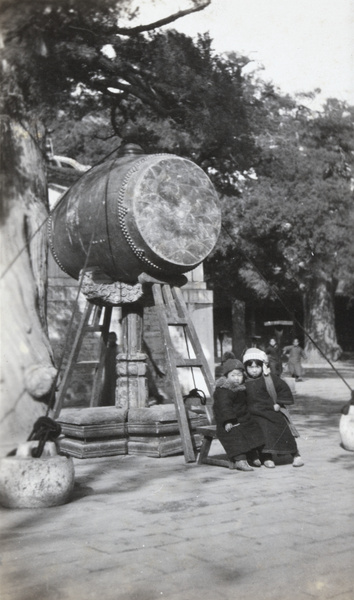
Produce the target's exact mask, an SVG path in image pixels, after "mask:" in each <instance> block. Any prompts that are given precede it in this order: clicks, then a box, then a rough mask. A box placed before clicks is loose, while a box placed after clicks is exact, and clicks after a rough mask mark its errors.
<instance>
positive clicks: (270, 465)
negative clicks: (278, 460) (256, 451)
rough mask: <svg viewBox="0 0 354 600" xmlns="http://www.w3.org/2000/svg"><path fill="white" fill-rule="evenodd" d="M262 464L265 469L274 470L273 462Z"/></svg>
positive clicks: (266, 461) (268, 461)
mask: <svg viewBox="0 0 354 600" xmlns="http://www.w3.org/2000/svg"><path fill="white" fill-rule="evenodd" d="M263 464H264V466H265V467H267V469H274V467H275V462H274V460H265V461H264V463H263Z"/></svg>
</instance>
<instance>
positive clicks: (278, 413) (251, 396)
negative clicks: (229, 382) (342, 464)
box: [243, 348, 304, 468]
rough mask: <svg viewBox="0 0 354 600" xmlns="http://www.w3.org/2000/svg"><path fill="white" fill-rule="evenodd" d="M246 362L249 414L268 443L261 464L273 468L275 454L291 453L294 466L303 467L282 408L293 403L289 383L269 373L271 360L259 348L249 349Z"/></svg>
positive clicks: (244, 358) (245, 355)
mask: <svg viewBox="0 0 354 600" xmlns="http://www.w3.org/2000/svg"><path fill="white" fill-rule="evenodd" d="M243 362H244V365H245V367H246V374H247V379H246V382H245V383H246V390H247V402H248V407H249V411H250V413H251V415H252V416H253V418H254V419H255V420H256V421H257V423H258V424H259V426H260V427H261V428H262V431H263V435H264V440H265V444H264V447H263V448H262V453H261V460H262V464H263V465H264V466H265V467H268V468H274V467H275V463H274V461H273V459H272V455H273V454H291V455H292V457H293V466H294V467H302V466H303V464H304V462H303V460H302V458H301V456H300V454H299V451H298V448H297V444H296V440H295V437H294V435H293V432H292V429H291V426H290V422H289V416H288V417H286V416H285V415H284V414H283V412H282V409H284V408H285V407H287V406H289V405H292V404H294V398H293V395H292V393H291V390H290V388H289V386H288V384H287V383H286V382H285V381H284V380H283V379H281V378H280V377H277V375H271V374H270V373H269V367H268V357H267V355H266V353H265V352H263V351H262V350H258V348H249V350H247V351H246V352H245V354H244V356H243ZM269 379H270V381H269ZM272 396H273V397H272Z"/></svg>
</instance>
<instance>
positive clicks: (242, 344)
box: [232, 299, 247, 360]
mask: <svg viewBox="0 0 354 600" xmlns="http://www.w3.org/2000/svg"><path fill="white" fill-rule="evenodd" d="M246 348H247V345H246V316H245V303H244V302H243V301H242V300H237V299H234V300H233V301H232V350H233V352H234V354H235V356H236V358H239V359H240V360H241V359H242V356H243V353H244V351H245V350H246Z"/></svg>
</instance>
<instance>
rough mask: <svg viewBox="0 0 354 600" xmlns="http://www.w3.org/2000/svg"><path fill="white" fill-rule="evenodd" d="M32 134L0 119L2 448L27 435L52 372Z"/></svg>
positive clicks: (41, 203)
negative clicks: (0, 189)
mask: <svg viewBox="0 0 354 600" xmlns="http://www.w3.org/2000/svg"><path fill="white" fill-rule="evenodd" d="M35 136H37V140H40V137H41V136H40V135H38V131H37V132H32V131H30V129H29V128H28V129H25V128H24V126H22V125H20V124H19V123H18V122H15V121H13V120H11V119H10V118H9V117H6V116H2V117H1V119H0V145H1V149H2V151H1V164H0V176H1V183H2V186H1V188H2V204H1V206H2V208H1V220H0V227H1V238H2V249H1V261H2V267H1V273H2V277H1V320H2V324H1V367H2V373H1V379H0V386H1V387H0V393H1V404H0V428H1V439H2V443H4V444H5V445H16V444H17V443H18V442H22V441H25V440H26V439H27V437H28V435H29V434H30V433H31V430H32V426H33V424H34V422H35V420H36V419H37V418H38V417H39V416H41V415H43V414H44V413H45V410H46V405H45V404H44V403H43V402H45V401H48V398H49V396H50V392H51V389H52V386H53V381H54V378H55V374H56V370H55V369H54V367H53V361H52V352H51V348H50V345H49V341H48V338H47V332H46V314H45V294H46V276H47V273H46V269H47V250H46V248H47V243H46V217H47V208H46V206H47V189H46V178H45V167H44V162H43V158H42V154H41V152H40V149H39V145H38V141H37V140H36V137H35ZM42 140H43V136H42ZM32 236H33V238H32Z"/></svg>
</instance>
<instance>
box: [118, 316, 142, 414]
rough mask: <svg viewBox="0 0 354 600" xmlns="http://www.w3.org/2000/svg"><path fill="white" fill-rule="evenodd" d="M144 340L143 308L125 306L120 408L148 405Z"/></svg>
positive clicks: (119, 387)
mask: <svg viewBox="0 0 354 600" xmlns="http://www.w3.org/2000/svg"><path fill="white" fill-rule="evenodd" d="M142 336H143V307H142V306H139V305H130V306H129V305H128V306H124V307H123V308H122V346H123V352H121V353H119V354H118V357H117V388H116V406H118V407H120V408H126V409H127V408H135V407H140V408H142V407H145V406H147V404H148V388H147V378H146V368H147V364H146V359H147V356H146V354H144V353H143V352H142V351H141V348H142Z"/></svg>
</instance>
